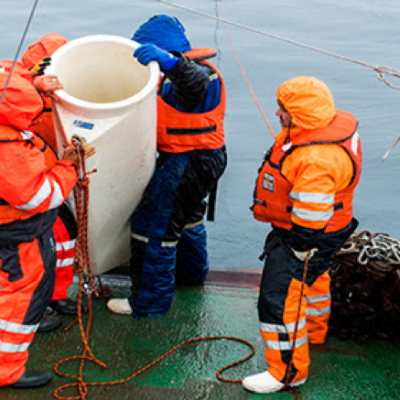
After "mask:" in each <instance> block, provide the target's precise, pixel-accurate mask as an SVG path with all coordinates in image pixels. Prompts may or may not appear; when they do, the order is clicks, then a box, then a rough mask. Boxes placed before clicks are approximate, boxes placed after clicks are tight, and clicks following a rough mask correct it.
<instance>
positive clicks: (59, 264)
mask: <svg viewBox="0 0 400 400" xmlns="http://www.w3.org/2000/svg"><path fill="white" fill-rule="evenodd" d="M73 264H74V257H70V258H64V259H63V260H57V263H56V267H69V266H70V265H73Z"/></svg>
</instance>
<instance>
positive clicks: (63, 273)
mask: <svg viewBox="0 0 400 400" xmlns="http://www.w3.org/2000/svg"><path fill="white" fill-rule="evenodd" d="M67 42H68V41H67V39H65V38H64V37H63V36H61V35H59V34H58V33H48V34H46V35H44V36H43V37H41V38H40V39H39V40H37V41H36V42H34V43H32V44H31V45H30V46H29V47H28V49H27V51H26V52H25V53H24V55H23V56H22V58H21V67H23V68H25V69H26V70H27V71H31V70H32V69H33V68H34V67H35V66H36V65H37V64H38V63H39V62H40V61H41V60H42V59H43V58H44V57H49V56H51V55H53V53H54V52H55V51H56V50H57V49H58V48H60V47H61V46H63V45H64V44H66V43H67ZM31 75H32V74H31ZM42 100H43V102H44V107H43V112H42V113H41V114H40V115H39V116H38V117H37V118H36V120H35V124H34V126H32V129H33V130H34V131H35V133H37V134H38V135H40V136H41V137H42V138H43V139H44V140H45V141H46V142H47V144H48V145H49V146H50V147H51V148H52V149H53V151H54V153H55V154H56V153H57V143H56V135H55V131H54V121H53V109H52V102H51V98H49V97H46V96H43V95H42ZM53 231H54V239H55V242H56V249H57V266H56V279H55V287H54V293H53V297H52V300H65V299H67V297H68V295H67V292H68V289H69V287H70V286H71V284H72V281H73V277H74V269H73V266H74V256H75V242H76V235H77V228H76V222H75V219H74V216H73V215H72V213H71V211H70V210H69V208H68V206H67V205H65V204H64V205H63V206H62V207H61V208H60V209H59V214H58V217H57V220H56V222H55V224H54V225H53Z"/></svg>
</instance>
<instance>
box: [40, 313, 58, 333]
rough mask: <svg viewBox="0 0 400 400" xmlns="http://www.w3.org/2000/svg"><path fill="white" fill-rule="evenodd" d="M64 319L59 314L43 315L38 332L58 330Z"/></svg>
mask: <svg viewBox="0 0 400 400" xmlns="http://www.w3.org/2000/svg"><path fill="white" fill-rule="evenodd" d="M61 323H62V321H61V318H60V317H59V316H57V315H46V314H45V315H43V317H42V319H41V321H40V323H39V328H38V330H37V331H38V332H39V333H43V332H51V331H54V330H56V329H57V328H58V327H59V326H60V325H61Z"/></svg>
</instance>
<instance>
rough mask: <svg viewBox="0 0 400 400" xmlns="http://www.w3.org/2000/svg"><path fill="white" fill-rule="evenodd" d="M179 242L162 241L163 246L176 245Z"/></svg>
mask: <svg viewBox="0 0 400 400" xmlns="http://www.w3.org/2000/svg"><path fill="white" fill-rule="evenodd" d="M177 244H178V241H177V240H175V241H174V242H161V247H175V246H176V245H177Z"/></svg>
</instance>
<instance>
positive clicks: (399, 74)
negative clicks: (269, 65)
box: [157, 0, 400, 90]
mask: <svg viewBox="0 0 400 400" xmlns="http://www.w3.org/2000/svg"><path fill="white" fill-rule="evenodd" d="M157 1H158V2H159V3H163V4H166V5H169V6H171V7H175V8H180V9H182V10H185V11H188V12H191V13H194V14H197V15H200V16H203V17H206V18H210V19H214V20H216V21H221V22H224V23H226V24H230V25H233V26H236V27H237V28H241V29H245V30H248V31H250V32H253V33H258V34H260V35H264V36H268V37H270V38H272V39H276V40H280V41H282V42H286V43H289V44H293V45H295V46H299V47H303V48H305V49H308V50H312V51H315V52H318V53H322V54H325V55H327V56H331V57H335V58H338V59H340V60H343V61H347V62H351V63H353V64H358V65H360V66H362V67H366V68H370V69H372V70H373V71H375V72H376V73H377V75H378V76H377V78H378V80H380V81H382V82H384V83H385V84H386V85H387V86H389V87H390V88H392V89H396V90H400V86H394V85H392V84H390V83H389V82H388V81H387V79H386V78H385V76H384V75H385V74H386V75H390V76H394V77H396V78H400V71H399V70H396V69H394V68H391V67H386V66H384V65H382V66H374V65H371V64H367V63H365V62H362V61H359V60H355V59H352V58H349V57H345V56H342V55H340V54H337V53H333V52H331V51H327V50H323V49H320V48H318V47H314V46H310V45H307V44H305V43H301V42H298V41H296V40H292V39H287V38H285V37H283V36H279V35H275V34H272V33H269V32H265V31H263V30H260V29H256V28H253V27H251V26H247V25H244V24H240V23H237V22H233V21H230V20H227V19H224V18H219V17H215V16H214V15H211V14H207V13H204V12H201V11H198V10H195V9H193V8H189V7H186V6H182V5H180V4H176V3H172V2H170V1H166V0H157Z"/></svg>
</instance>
